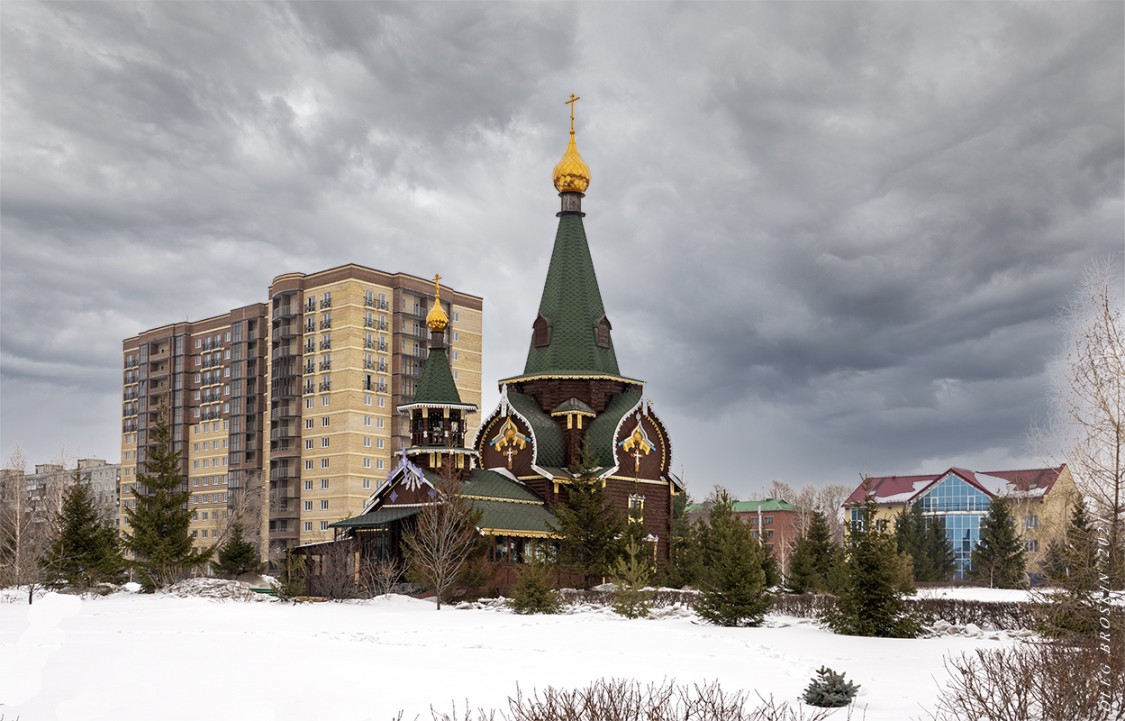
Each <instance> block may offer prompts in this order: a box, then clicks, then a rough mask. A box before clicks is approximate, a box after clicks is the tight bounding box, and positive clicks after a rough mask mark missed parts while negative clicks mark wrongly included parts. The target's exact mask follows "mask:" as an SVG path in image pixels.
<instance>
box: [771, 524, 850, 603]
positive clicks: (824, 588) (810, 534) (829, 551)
mask: <svg viewBox="0 0 1125 721" xmlns="http://www.w3.org/2000/svg"><path fill="white" fill-rule="evenodd" d="M842 564H843V552H842V550H841V549H840V547H839V546H837V545H836V544H835V543H833V542H832V531H831V530H829V528H828V519H827V518H825V516H824V513H822V512H821V511H815V512H814V513H813V514H812V517H811V519H810V521H809V527H808V529H807V530H806V531H805V533H804V535H802V536H801V537H800V538H799V539H798V540H797V543H796V545H795V546H794V548H793V554H792V555H791V556H790V557H789V575H788V576H787V577H786V579H785V590H786V591H788V592H789V593H828V592H831V591H832V590H833V589H834V587H835V585H834V582H835V579H836V578H837V577H838V575H839V569H840V566H841V565H842Z"/></svg>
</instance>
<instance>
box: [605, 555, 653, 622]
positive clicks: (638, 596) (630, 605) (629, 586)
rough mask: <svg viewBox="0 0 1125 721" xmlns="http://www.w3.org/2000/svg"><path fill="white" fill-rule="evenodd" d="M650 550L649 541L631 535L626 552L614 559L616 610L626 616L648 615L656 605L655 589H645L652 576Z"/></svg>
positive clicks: (614, 608)
mask: <svg viewBox="0 0 1125 721" xmlns="http://www.w3.org/2000/svg"><path fill="white" fill-rule="evenodd" d="M646 550H648V549H647V548H646V546H645V544H642V543H637V542H636V541H635V540H633V539H629V540H628V541H627V542H626V544H625V553H624V555H622V556H619V557H618V558H617V561H616V563H614V567H613V583H614V584H615V585H616V586H617V591H616V592H614V594H613V610H614V611H617V612H618V613H619V614H621V615H622V616H624V617H625V618H644V617H645V616H648V611H649V608H650V607H651V605H652V598H653V592H652V591H651V590H646V589H645V587H646V586H647V585H648V581H649V578H650V577H651V576H652V560H651V559H652V554H651V552H649V553H647V554H646Z"/></svg>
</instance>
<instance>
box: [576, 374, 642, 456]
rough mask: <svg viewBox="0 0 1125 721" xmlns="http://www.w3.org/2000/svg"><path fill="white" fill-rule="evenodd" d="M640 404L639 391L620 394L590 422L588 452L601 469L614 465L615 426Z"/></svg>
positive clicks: (587, 433) (587, 436)
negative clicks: (590, 452)
mask: <svg viewBox="0 0 1125 721" xmlns="http://www.w3.org/2000/svg"><path fill="white" fill-rule="evenodd" d="M640 402H641V392H640V391H629V392H628V393H622V394H621V395H619V396H617V397H616V398H614V399H613V400H612V401H610V402H609V405H608V406H606V409H605V410H604V411H602V412H601V414H599V415H598V417H597V418H595V419H594V420H593V421H591V422H590V427H589V429H587V431H586V438H587V439H588V440H589V442H590V450H592V451H593V452H594V453H595V454H596V455H597V457H598V463H600V464H601V465H602V466H603V467H609V466H613V465H615V464H616V458H617V454H616V453H614V449H613V438H614V436H615V435H616V431H617V424H618V423H620V422H621V419H622V418H624V417H625V414H626V413H628V412H629V411H631V410H632V409H633V408H635V407H636V405H637V404H638V403H640Z"/></svg>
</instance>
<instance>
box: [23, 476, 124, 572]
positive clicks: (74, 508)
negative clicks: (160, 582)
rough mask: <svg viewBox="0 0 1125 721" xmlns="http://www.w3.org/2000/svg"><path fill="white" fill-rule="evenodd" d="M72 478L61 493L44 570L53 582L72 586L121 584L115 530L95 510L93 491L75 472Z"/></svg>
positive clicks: (122, 564) (122, 562) (44, 560)
mask: <svg viewBox="0 0 1125 721" xmlns="http://www.w3.org/2000/svg"><path fill="white" fill-rule="evenodd" d="M74 481H75V482H74V483H73V484H72V485H71V486H70V487H69V488H67V489H66V492H65V493H64V495H63V501H62V509H61V511H60V514H59V527H58V532H57V533H56V534H55V536H54V538H52V539H51V545H50V548H49V549H48V551H47V554H46V556H45V557H44V558H43V561H42V566H43V570H44V572H45V574H46V576H47V578H48V579H49V580H50V581H51V582H52V583H55V584H65V585H67V586H72V587H74V588H80V589H85V588H90V587H91V586H93V585H95V584H98V583H120V582H121V581H122V579H123V576H124V573H125V561H124V559H122V558H121V553H120V551H119V549H118V542H117V530H116V529H115V528H114V527H113V524H112V523H110V522H109V520H108V519H106V518H103V517H102V516H101V514H99V513H98V509H97V507H96V506H95V504H94V494H93V493H92V492H91V491H90V487H89V486H88V485H87V484H85V483H83V482H82V481H81V479H80V478H79V476H78V473H77V472H76V473H75V479H74Z"/></svg>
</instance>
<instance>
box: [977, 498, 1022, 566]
mask: <svg viewBox="0 0 1125 721" xmlns="http://www.w3.org/2000/svg"><path fill="white" fill-rule="evenodd" d="M1024 565H1025V560H1024V553H1023V541H1022V540H1020V536H1019V531H1017V530H1016V519H1015V517H1014V516H1013V515H1012V511H1011V509H1010V508H1009V507H1008V502H1007V501H1005V500H1004V499H1003V498H994V499H992V503H990V504H989V507H988V515H987V516H985V518H984V520H983V521H981V524H980V543H979V544H977V547H976V548H974V549H973V556H972V569H971V570H970V572H969V575H970V576H971V577H972V578H973V580H975V581H979V582H981V583H987V584H988V586H989V588H1022V587H1023V586H1024V585H1025V584H1024Z"/></svg>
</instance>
